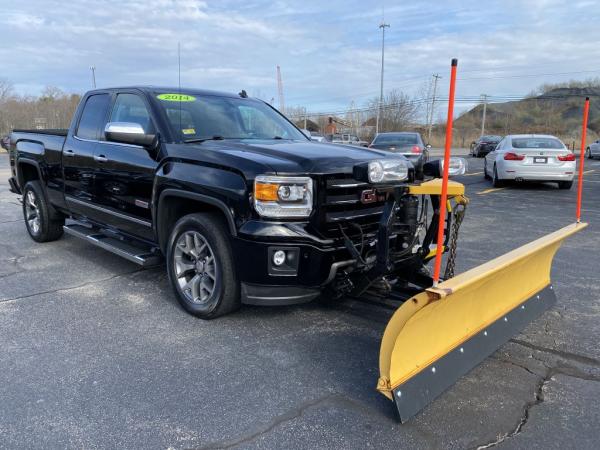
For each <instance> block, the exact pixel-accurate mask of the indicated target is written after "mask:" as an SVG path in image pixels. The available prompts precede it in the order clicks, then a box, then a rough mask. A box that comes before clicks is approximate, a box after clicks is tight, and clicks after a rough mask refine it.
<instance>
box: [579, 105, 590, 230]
mask: <svg viewBox="0 0 600 450" xmlns="http://www.w3.org/2000/svg"><path fill="white" fill-rule="evenodd" d="M589 113H590V98H589V97H586V98H585V106H584V107H583V129H582V130H581V150H580V153H579V180H578V181H577V213H576V216H577V223H580V222H581V193H582V191H583V163H584V161H585V138H586V135H587V124H588V115H589Z"/></svg>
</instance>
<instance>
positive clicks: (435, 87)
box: [427, 73, 442, 144]
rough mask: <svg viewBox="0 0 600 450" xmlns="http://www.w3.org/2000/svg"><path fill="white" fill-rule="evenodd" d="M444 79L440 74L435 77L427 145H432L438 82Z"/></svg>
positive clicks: (428, 120) (428, 119)
mask: <svg viewBox="0 0 600 450" xmlns="http://www.w3.org/2000/svg"><path fill="white" fill-rule="evenodd" d="M440 78H442V77H440V75H439V74H437V73H436V74H435V75H433V97H432V98H431V110H430V111H429V117H428V118H427V122H428V127H427V128H428V129H427V143H428V144H431V128H433V110H434V108H435V96H436V93H437V83H438V80H439V79H440Z"/></svg>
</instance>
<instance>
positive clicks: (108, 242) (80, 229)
mask: <svg viewBox="0 0 600 450" xmlns="http://www.w3.org/2000/svg"><path fill="white" fill-rule="evenodd" d="M63 229H64V230H65V233H67V234H70V235H72V236H75V237H78V238H81V239H83V240H85V241H87V242H89V243H91V244H94V245H95V246H97V247H100V248H103V249H104V250H108V251H109V252H111V253H114V254H115V255H119V256H121V257H123V258H125V259H127V260H129V261H131V262H134V263H136V264H139V265H140V266H142V267H151V266H156V265H159V264H161V263H162V262H163V259H162V256H161V255H160V254H157V253H155V252H153V251H152V250H153V249H152V247H150V246H146V245H144V244H138V243H137V242H136V243H133V242H131V241H126V240H121V239H118V238H116V237H112V236H109V235H107V234H105V233H103V232H102V230H99V229H97V228H91V227H87V226H84V225H80V224H69V225H65V226H63Z"/></svg>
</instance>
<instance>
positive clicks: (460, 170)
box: [440, 158, 467, 177]
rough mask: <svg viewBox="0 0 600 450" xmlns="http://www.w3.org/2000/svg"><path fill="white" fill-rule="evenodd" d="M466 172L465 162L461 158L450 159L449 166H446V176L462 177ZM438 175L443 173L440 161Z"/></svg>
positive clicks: (442, 163)
mask: <svg viewBox="0 0 600 450" xmlns="http://www.w3.org/2000/svg"><path fill="white" fill-rule="evenodd" d="M466 171H467V161H466V160H465V159H463V158H450V164H449V166H448V176H449V177H455V176H457V175H464V174H465V172H466ZM440 173H442V174H443V173H444V160H443V159H440Z"/></svg>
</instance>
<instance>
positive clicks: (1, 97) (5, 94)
mask: <svg viewBox="0 0 600 450" xmlns="http://www.w3.org/2000/svg"><path fill="white" fill-rule="evenodd" d="M12 93H13V85H12V83H11V82H10V81H8V80H7V79H5V78H0V105H1V104H2V103H4V102H5V101H6V100H8V99H9V98H10V97H11V96H12Z"/></svg>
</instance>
